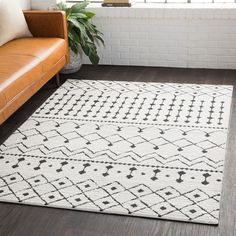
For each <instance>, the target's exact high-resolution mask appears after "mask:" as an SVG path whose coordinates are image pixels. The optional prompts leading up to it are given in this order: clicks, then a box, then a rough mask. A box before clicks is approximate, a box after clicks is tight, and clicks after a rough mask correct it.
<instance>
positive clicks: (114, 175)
mask: <svg viewBox="0 0 236 236" xmlns="http://www.w3.org/2000/svg"><path fill="white" fill-rule="evenodd" d="M231 96H232V87H231V86H215V85H195V84H159V83H140V82H117V81H88V80H82V81H78V80H68V81H67V82H66V83H65V84H63V85H62V86H61V87H60V88H59V89H58V90H57V91H56V92H55V93H54V94H53V95H52V96H51V97H50V98H49V99H48V100H47V101H46V102H45V103H44V104H43V105H42V106H41V107H40V108H39V109H38V110H37V111H36V112H35V113H34V114H33V115H32V116H31V117H30V118H29V119H28V120H27V121H26V122H25V123H24V124H23V125H22V126H21V127H19V128H18V129H17V130H16V131H15V132H14V133H13V134H12V135H11V136H10V137H9V138H8V139H7V140H6V141H5V142H4V143H3V144H2V145H1V146H0V165H1V166H2V167H3V168H1V170H0V201H5V202H15V203H22V204H33V205H41V206H50V207H59V208H68V209H76V210H84V211H95V212H104V213H113V214H124V215H132V216H142V217H152V218H162V219H170V220H181V221H189V222H199V223H207V224H217V223H218V220H219V207H220V194H221V185H222V176H223V166H224V157H225V146H226V141H227V129H228V120H229V115H230V104H231Z"/></svg>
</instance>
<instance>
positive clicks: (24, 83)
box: [0, 11, 68, 124]
mask: <svg viewBox="0 0 236 236" xmlns="http://www.w3.org/2000/svg"><path fill="white" fill-rule="evenodd" d="M24 15H25V18H26V21H27V24H28V27H29V29H30V31H31V33H32V34H33V36H34V37H33V38H22V39H16V40H13V41H10V42H8V43H6V44H4V45H3V46H1V47H0V124H2V123H3V122H4V121H5V120H6V119H7V118H8V117H9V116H10V115H11V114H12V113H14V112H15V111H16V110H17V109H18V108H19V107H20V106H22V105H23V104H24V103H25V102H26V101H27V100H28V99H29V98H30V97H31V96H32V95H34V94H35V93H36V92H37V91H38V90H39V89H40V88H41V87H42V86H43V85H44V84H45V83H46V82H47V81H48V80H50V79H51V78H52V77H54V76H55V75H56V74H57V73H58V72H59V71H60V70H61V68H62V67H63V66H64V65H65V64H66V63H67V62H68V37H67V24H66V17H65V14H64V13H63V12H55V11H52V12H48V11H25V12H24Z"/></svg>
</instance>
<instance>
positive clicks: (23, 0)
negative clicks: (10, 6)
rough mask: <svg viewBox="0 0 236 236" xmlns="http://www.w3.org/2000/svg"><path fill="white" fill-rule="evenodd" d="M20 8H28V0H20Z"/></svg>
mask: <svg viewBox="0 0 236 236" xmlns="http://www.w3.org/2000/svg"><path fill="white" fill-rule="evenodd" d="M20 4H21V7H22V9H24V10H26V9H30V0H20Z"/></svg>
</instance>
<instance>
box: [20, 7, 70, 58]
mask: <svg viewBox="0 0 236 236" xmlns="http://www.w3.org/2000/svg"><path fill="white" fill-rule="evenodd" d="M24 15H25V19H26V22H27V24H28V27H29V30H30V31H31V33H32V34H33V36H34V37H40V38H43V37H46V38H62V39H65V41H66V44H67V48H68V32H67V21H66V14H65V12H63V11H24ZM66 58H67V62H68V61H69V50H67V54H66Z"/></svg>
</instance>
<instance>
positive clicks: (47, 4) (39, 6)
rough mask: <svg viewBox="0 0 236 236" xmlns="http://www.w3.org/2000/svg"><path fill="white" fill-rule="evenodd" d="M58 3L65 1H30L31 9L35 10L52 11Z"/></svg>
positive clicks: (64, 0)
mask: <svg viewBox="0 0 236 236" xmlns="http://www.w3.org/2000/svg"><path fill="white" fill-rule="evenodd" d="M59 2H66V0H31V7H32V9H36V10H43V9H52V8H53V7H55V5H56V4H57V3H59Z"/></svg>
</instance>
